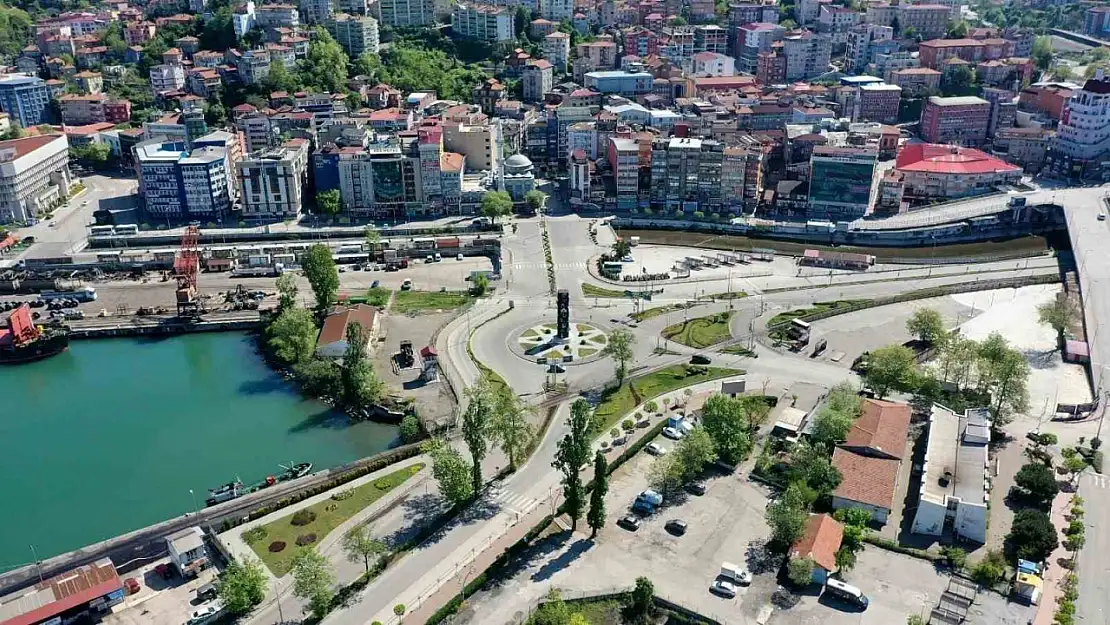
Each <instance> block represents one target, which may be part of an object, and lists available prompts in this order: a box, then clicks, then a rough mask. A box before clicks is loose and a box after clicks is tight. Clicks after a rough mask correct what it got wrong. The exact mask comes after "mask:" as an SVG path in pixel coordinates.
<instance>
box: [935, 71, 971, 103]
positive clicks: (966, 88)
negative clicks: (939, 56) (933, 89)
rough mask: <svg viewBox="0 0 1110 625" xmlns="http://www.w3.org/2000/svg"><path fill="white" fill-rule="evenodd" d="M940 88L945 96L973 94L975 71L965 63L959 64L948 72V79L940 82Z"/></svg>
mask: <svg viewBox="0 0 1110 625" xmlns="http://www.w3.org/2000/svg"><path fill="white" fill-rule="evenodd" d="M940 90H941V92H942V93H943V94H944V95H946V96H967V95H975V92H976V90H977V87H976V86H975V72H974V71H973V70H972V69H971V67H969V66H967V65H960V66H959V67H957V68H955V69H953V70H952V71H950V72H949V73H948V79H947V80H946V81H945V82H944V83H943V84H941V86H940Z"/></svg>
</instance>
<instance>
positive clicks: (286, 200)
mask: <svg viewBox="0 0 1110 625" xmlns="http://www.w3.org/2000/svg"><path fill="white" fill-rule="evenodd" d="M237 169H238V177H239V189H240V198H241V205H242V211H243V212H242V215H243V219H246V220H253V219H260V220H285V219H295V218H296V217H297V215H298V214H299V213H300V211H301V204H302V202H303V199H304V198H303V191H304V186H305V183H306V182H307V176H308V142H307V141H306V140H305V139H291V140H289V141H288V142H286V143H285V144H284V145H282V146H280V147H277V148H268V149H265V150H261V151H258V152H253V153H251V154H248V155H247V156H245V157H244V158H243V160H241V161H239V164H238V165H237Z"/></svg>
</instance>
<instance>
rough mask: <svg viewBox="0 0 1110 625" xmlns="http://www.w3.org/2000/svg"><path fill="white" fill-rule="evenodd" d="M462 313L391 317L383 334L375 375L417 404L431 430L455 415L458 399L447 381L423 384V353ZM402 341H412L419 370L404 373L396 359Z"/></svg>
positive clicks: (389, 316) (391, 388) (384, 327)
mask: <svg viewBox="0 0 1110 625" xmlns="http://www.w3.org/2000/svg"><path fill="white" fill-rule="evenodd" d="M457 314H458V311H450V312H444V313H435V314H423V315H397V314H393V313H390V314H387V315H386V316H385V321H384V323H383V325H382V328H383V332H382V336H381V339H380V340H379V342H378V345H377V348H376V350H375V351H374V371H376V372H377V373H378V377H380V378H381V379H382V381H383V382H385V384H386V386H387V387H388V388H389V389H390V391H391V392H393V393H397V394H398V395H403V396H405V397H412V398H413V399H415V400H416V410H417V414H419V415H420V418H421V419H422V420H423V421H424V423H425V424H426V427H427V426H430V425H431V424H435V423H442V422H443V421H444V420H446V419H448V418H450V417H452V416H453V415H454V414H455V397H454V395H453V394H452V393H451V389H450V387H449V386H448V385H447V382H446V380H444V379H443V376H442V375H440V379H439V380H438V381H432V382H428V383H425V382H423V381H421V380H420V356H419V354H420V350H421V349H422V348H423V347H425V346H427V345H432V344H434V343H435V341H434V336H435V334H436V332H437V331H438V330H439V329H440V328H442V327H443V326H444V325H446V324H447V322H448V321H450V320H451V319H453V318H454V317H455V315H457ZM401 341H412V347H413V351H415V352H416V353H417V357H416V363H415V366H413V367H410V368H408V369H400V368H398V366H397V361H396V359H395V357H396V355H397V353H398V352H399V351H400V349H401Z"/></svg>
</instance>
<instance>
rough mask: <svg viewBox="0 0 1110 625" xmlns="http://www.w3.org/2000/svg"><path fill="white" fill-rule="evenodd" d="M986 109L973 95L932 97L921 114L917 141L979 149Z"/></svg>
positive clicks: (983, 136) (987, 104) (985, 134)
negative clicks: (920, 139) (919, 135)
mask: <svg viewBox="0 0 1110 625" xmlns="http://www.w3.org/2000/svg"><path fill="white" fill-rule="evenodd" d="M990 106H991V105H990V102H987V101H986V100H984V99H982V98H977V97H974V96H963V97H954V98H942V97H939V96H932V97H930V98H929V99H928V100H926V101H925V107H924V110H922V112H921V138H923V139H925V140H926V141H928V142H929V143H952V144H957V145H962V146H967V147H979V146H981V145H983V143H984V142H985V141H986V139H987V127H988V122H989V119H990Z"/></svg>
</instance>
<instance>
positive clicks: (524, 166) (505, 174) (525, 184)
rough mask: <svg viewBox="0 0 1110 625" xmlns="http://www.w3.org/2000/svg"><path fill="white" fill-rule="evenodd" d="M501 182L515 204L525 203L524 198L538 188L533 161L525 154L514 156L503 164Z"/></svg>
mask: <svg viewBox="0 0 1110 625" xmlns="http://www.w3.org/2000/svg"><path fill="white" fill-rule="evenodd" d="M501 181H502V183H503V184H504V185H505V191H506V192H507V193H508V194H509V196H510V197H512V198H513V201H514V202H523V201H524V196H525V194H527V193H528V192H529V191H531V190H533V189H535V188H536V175H535V173H534V171H533V166H532V159H530V158H528V157H527V156H525V155H523V154H513V155H512V156H510V157H509V158H507V159H505V162H504V163H502V173H501Z"/></svg>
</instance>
